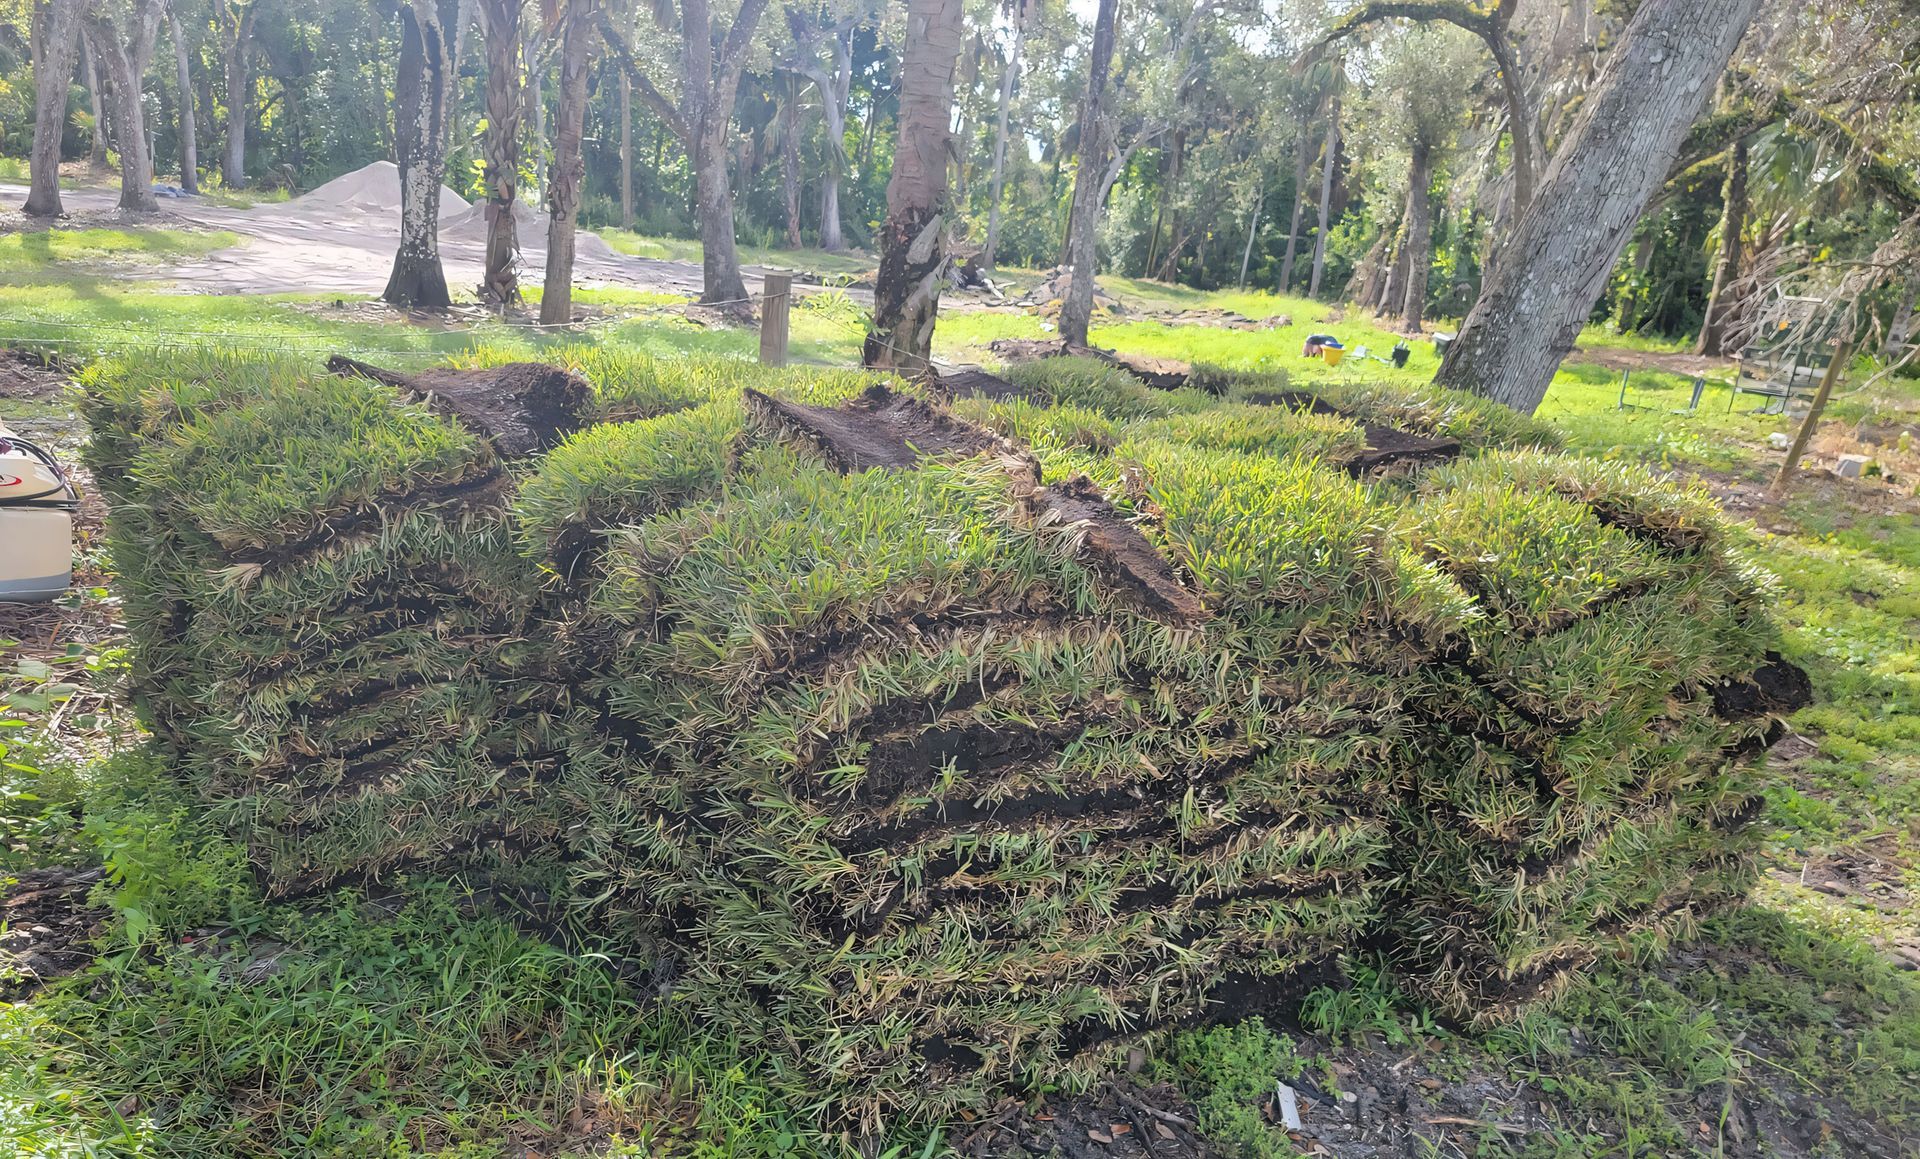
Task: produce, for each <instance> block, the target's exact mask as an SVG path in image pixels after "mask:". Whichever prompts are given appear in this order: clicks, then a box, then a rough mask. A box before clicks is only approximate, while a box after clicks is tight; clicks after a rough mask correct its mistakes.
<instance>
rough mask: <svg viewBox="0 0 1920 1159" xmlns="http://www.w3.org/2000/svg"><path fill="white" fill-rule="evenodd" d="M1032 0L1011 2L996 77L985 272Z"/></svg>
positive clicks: (992, 254) (994, 237)
mask: <svg viewBox="0 0 1920 1159" xmlns="http://www.w3.org/2000/svg"><path fill="white" fill-rule="evenodd" d="M1032 6H1033V0H1015V5H1014V15H1013V51H1012V52H1011V53H1010V54H1009V55H1008V56H1007V68H1006V71H1005V72H1004V73H1002V74H1001V75H1000V111H999V114H998V119H997V120H996V121H995V122H994V127H993V179H992V183H991V186H990V188H989V192H988V194H987V248H986V252H984V253H982V254H981V255H980V264H981V265H982V266H984V267H986V268H987V269H989V270H990V269H992V268H993V263H994V260H995V258H996V256H997V255H998V253H999V250H1000V202H1001V200H1002V198H1003V197H1005V195H1006V176H1007V120H1008V116H1009V114H1010V113H1011V111H1012V108H1013V90H1014V86H1015V85H1016V84H1017V83H1018V82H1019V80H1020V64H1021V56H1022V55H1023V54H1024V53H1025V51H1026V47H1027V11H1028V9H1030V8H1031V7H1032Z"/></svg>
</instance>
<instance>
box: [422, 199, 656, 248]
mask: <svg viewBox="0 0 1920 1159" xmlns="http://www.w3.org/2000/svg"><path fill="white" fill-rule="evenodd" d="M547 223H548V218H547V215H546V214H544V213H542V212H540V211H539V210H538V209H536V208H534V207H533V206H531V205H528V204H527V203H526V202H524V201H516V202H514V203H513V225H514V229H515V231H516V233H517V235H518V237H519V241H520V249H521V252H523V253H535V252H537V253H545V252H546V249H547ZM440 236H441V237H442V238H449V239H452V240H455V241H470V242H474V243H475V244H478V245H485V244H486V241H487V203H486V202H484V201H476V202H474V203H473V204H472V205H470V206H468V207H467V208H465V209H463V210H460V211H459V212H457V213H453V214H451V215H448V216H442V217H441V219H440ZM573 252H574V256H575V257H576V258H612V259H618V258H619V256H620V255H619V254H617V253H615V252H614V250H613V248H612V247H611V246H609V245H608V244H607V243H606V242H605V241H604V240H603V239H602V238H601V237H600V235H599V234H597V233H594V232H593V231H592V230H588V229H582V230H579V231H578V232H577V233H575V234H574V242H573Z"/></svg>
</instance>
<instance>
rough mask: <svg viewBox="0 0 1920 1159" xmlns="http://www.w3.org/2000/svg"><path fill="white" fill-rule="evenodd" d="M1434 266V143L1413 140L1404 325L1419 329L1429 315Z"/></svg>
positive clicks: (1408, 186) (1407, 327) (1402, 301)
mask: <svg viewBox="0 0 1920 1159" xmlns="http://www.w3.org/2000/svg"><path fill="white" fill-rule="evenodd" d="M1432 266H1433V146H1432V145H1431V144H1429V143H1428V142H1427V141H1426V140H1425V139H1424V138H1423V139H1420V140H1416V141H1415V142H1414V143H1413V160H1412V163H1411V164H1410V165H1409V166H1408V177H1407V290H1406V296H1405V297H1404V298H1403V299H1402V300H1401V306H1400V317H1401V323H1402V326H1403V327H1404V328H1405V329H1406V330H1407V331H1408V332H1409V333H1414V334H1417V333H1419V332H1420V323H1421V321H1422V320H1424V319H1425V317H1426V314H1427V274H1428V271H1429V270H1430V269H1431V268H1432Z"/></svg>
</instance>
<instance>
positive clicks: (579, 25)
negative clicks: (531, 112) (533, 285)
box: [540, 0, 600, 326]
mask: <svg viewBox="0 0 1920 1159" xmlns="http://www.w3.org/2000/svg"><path fill="white" fill-rule="evenodd" d="M599 8H600V0H567V9H566V15H565V16H564V17H563V18H562V20H561V31H560V104H559V106H558V107H557V109H556V110H555V116H554V126H553V175H552V178H551V179H550V181H549V183H548V186H547V209H548V213H549V217H548V220H547V277H546V284H545V285H544V286H543V287H542V288H541V290H540V321H541V322H542V323H544V324H546V325H548V326H554V325H564V324H566V323H568V322H571V321H572V320H573V245H574V234H575V231H576V227H577V223H578V216H579V213H580V182H581V179H582V178H584V177H585V176H586V173H587V160H586V156H585V154H584V153H583V152H582V151H581V139H582V137H583V136H584V134H585V129H586V118H587V74H588V71H589V70H590V68H591V66H592V63H593V61H592V59H591V57H592V52H593V27H594V21H595V19H596V18H597V17H598V15H599Z"/></svg>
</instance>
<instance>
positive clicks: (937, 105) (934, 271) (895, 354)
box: [862, 0, 1111, 376]
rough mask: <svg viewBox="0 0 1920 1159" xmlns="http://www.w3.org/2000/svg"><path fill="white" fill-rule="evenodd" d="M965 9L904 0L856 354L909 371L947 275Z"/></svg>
mask: <svg viewBox="0 0 1920 1159" xmlns="http://www.w3.org/2000/svg"><path fill="white" fill-rule="evenodd" d="M1107 2H1108V3H1111V0H1107ZM965 11H966V6H965V4H964V3H963V2H962V0H907V47H906V52H905V54H904V56H903V58H902V60H901V65H900V140H899V143H898V145H897V147H896V148H895V150H894V155H893V176H892V177H891V178H890V179H889V180H888V182H887V221H886V224H885V226H884V227H883V230H884V232H883V234H882V240H883V246H882V249H881V254H880V272H879V275H878V277H877V278H876V279H875V282H874V291H873V329H872V330H871V331H869V332H868V334H867V341H866V346H865V349H864V350H863V352H862V354H863V358H862V361H864V363H865V364H866V365H868V366H872V367H881V368H886V369H890V370H897V371H900V372H901V373H903V374H908V375H914V376H918V375H923V374H926V373H927V372H928V371H929V370H930V369H931V359H932V356H933V326H934V322H935V321H936V319H937V318H938V316H939V313H940V287H941V285H942V284H943V283H944V282H945V281H946V278H947V234H948V232H949V231H948V221H947V218H948V215H949V210H950V207H949V205H948V197H947V178H948V162H949V161H950V160H951V159H952V156H953V131H952V128H951V126H952V124H953V73H954V65H955V64H956V63H957V62H958V61H959V59H960V42H961V36H960V29H961V20H962V17H963V15H964V14H965Z"/></svg>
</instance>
